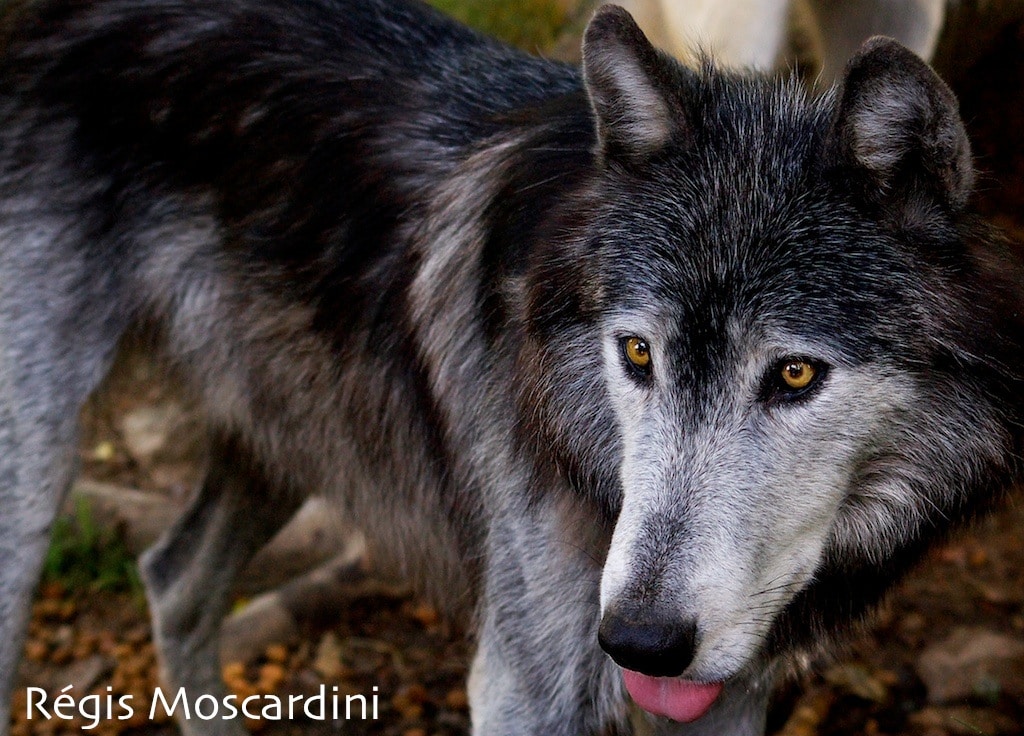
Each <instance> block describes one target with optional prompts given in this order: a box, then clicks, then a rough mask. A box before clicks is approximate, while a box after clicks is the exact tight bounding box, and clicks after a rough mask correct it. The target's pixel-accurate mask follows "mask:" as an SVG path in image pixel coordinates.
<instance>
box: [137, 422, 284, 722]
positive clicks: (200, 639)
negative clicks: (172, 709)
mask: <svg viewBox="0 0 1024 736" xmlns="http://www.w3.org/2000/svg"><path fill="white" fill-rule="evenodd" d="M299 496H300V494H298V493H291V492H288V491H286V490H284V489H279V488H275V487H273V486H272V485H271V484H270V483H269V482H268V481H267V479H266V474H265V473H263V472H262V471H261V470H260V469H259V468H258V466H257V465H256V463H255V462H253V459H252V457H251V456H250V455H249V454H248V453H247V452H246V450H245V449H244V447H243V445H242V443H241V442H239V441H238V440H237V439H234V438H232V439H227V440H224V439H219V438H218V439H215V441H214V446H213V448H212V452H211V458H210V468H209V470H208V471H207V476H206V479H205V481H204V482H203V485H202V488H201V489H200V490H199V494H198V495H197V496H196V498H195V500H194V501H193V502H192V505H191V506H190V507H189V508H188V510H187V511H186V512H185V513H184V514H183V515H182V516H181V518H180V519H179V520H178V521H177V522H176V523H175V525H174V526H173V527H172V528H171V529H170V530H169V531H168V532H167V533H166V534H165V535H164V536H163V538H162V539H161V540H160V541H158V542H157V543H156V545H154V546H153V547H152V548H151V549H150V550H148V551H147V552H146V553H145V555H144V556H143V558H142V562H141V572H142V577H143V580H144V581H145V584H146V593H147V596H148V598H149V604H150V610H151V614H152V617H153V633H154V637H155V639H156V643H157V650H158V652H159V655H160V663H161V674H162V679H163V692H164V694H165V696H166V699H167V702H168V703H172V702H173V700H172V699H173V698H174V697H176V696H177V694H178V691H179V688H184V689H185V692H186V695H187V699H188V701H189V712H190V713H191V714H192V719H191V720H185V719H184V718H183V717H182V716H183V713H182V712H180V711H179V712H177V713H176V716H177V717H178V722H179V724H180V726H181V729H182V731H183V733H185V734H197V733H200V732H201V733H203V734H238V735H240V734H244V733H245V731H244V729H242V727H241V725H240V724H239V723H238V722H236V721H226V720H222V719H221V718H214V719H211V720H205V721H204V720H199V719H196V718H195V707H194V705H195V700H196V698H198V697H200V696H202V695H213V696H214V697H216V698H218V700H219V699H221V698H222V697H223V696H224V695H225V694H226V690H225V687H224V682H223V680H222V678H221V668H220V658H219V650H218V634H219V631H220V623H221V620H222V619H223V617H224V615H225V613H227V609H228V607H229V604H230V593H231V586H232V583H233V581H234V579H235V576H236V575H237V574H238V572H239V571H240V570H241V569H242V567H244V566H245V564H246V562H248V560H249V559H250V558H251V557H252V555H253V554H254V553H255V552H256V551H257V550H259V548H260V547H262V546H263V545H264V544H265V543H266V542H267V541H269V539H270V538H271V537H272V536H273V535H274V534H275V533H276V532H277V531H278V530H279V529H280V528H281V527H282V526H283V525H284V523H285V522H287V521H288V519H290V518H291V517H292V515H293V514H294V513H295V511H296V510H297V508H298V506H299V502H300V500H301V499H300V497H299ZM207 710H208V708H207Z"/></svg>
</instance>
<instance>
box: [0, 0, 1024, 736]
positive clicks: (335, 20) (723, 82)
mask: <svg viewBox="0 0 1024 736" xmlns="http://www.w3.org/2000/svg"><path fill="white" fill-rule="evenodd" d="M2 39H3V40H2V42H0V43H2V47H0V48H2V51H0V54H2V55H0V672H2V673H3V674H2V675H0V682H2V683H3V687H2V688H0V700H2V702H3V703H4V704H5V707H6V703H7V702H8V700H9V698H8V694H9V692H10V688H11V685H12V680H13V677H14V672H15V671H16V663H17V660H18V653H19V651H20V647H21V642H22V640H23V633H24V629H25V622H26V615H27V610H28V602H29V598H30V596H31V592H32V588H33V586H34V584H35V580H36V576H37V574H38V570H39V567H40V560H41V559H42V556H43V552H44V550H45V548H46V545H47V535H48V529H49V527H50V523H51V521H52V519H53V515H54V513H55V510H56V509H57V508H58V506H59V505H60V501H61V498H62V495H63V494H64V491H65V488H66V487H67V485H68V483H69V481H70V480H71V478H72V474H73V471H74V462H73V458H74V456H75V448H76V415H77V412H78V408H79V406H80V405H81V404H82V402H83V401H84V400H85V399H86V397H87V396H88V395H89V394H90V392H91V391H92V390H93V389H94V387H95V386H96V385H97V383H98V382H99V381H100V380H101V378H102V377H103V375H104V373H105V372H106V370H107V369H108V367H109V365H110V363H111V361H112V359H113V357H114V355H115V353H116V351H117V348H118V345H119V343H120V342H121V340H122V338H123V336H125V335H127V334H131V333H134V332H139V331H142V332H145V333H146V334H147V335H150V336H151V337H153V338H154V339H155V340H157V341H158V343H159V344H160V345H161V346H162V355H163V356H164V359H165V360H166V361H167V364H168V365H169V366H170V367H171V368H172V369H174V370H177V371H179V372H181V373H182V374H183V375H184V376H185V377H187V379H188V380H189V382H190V384H191V386H192V387H193V389H194V391H195V393H196V395H197V396H198V397H199V398H200V399H201V401H202V402H203V403H204V405H205V407H206V408H207V410H208V416H209V422H210V426H211V433H210V434H211V436H210V444H211V453H212V460H211V463H210V468H209V472H208V476H207V478H206V481H205V482H204V484H203V486H202V488H201V489H200V490H199V492H198V495H197V496H196V499H195V501H194V503H193V505H192V507H191V508H190V509H189V510H188V511H187V512H186V513H185V515H184V517H183V518H182V519H181V521H180V522H179V523H178V524H177V525H176V526H175V528H174V529H172V530H171V531H170V532H169V533H168V534H167V536H166V537H165V538H164V539H163V540H162V541H161V542H160V543H158V544H157V545H156V547H155V548H154V549H152V550H151V551H150V552H148V553H147V554H146V556H145V557H144V560H143V563H142V567H143V575H144V578H145V581H146V585H147V590H148V595H149V600H150V603H151V606H152V611H153V615H154V630H155V635H156V637H157V640H158V645H159V648H160V652H161V662H162V667H163V672H164V677H165V679H166V683H167V685H168V686H170V687H179V686H184V687H186V688H187V690H188V692H189V693H190V694H191V695H192V696H193V697H198V695H200V694H216V693H219V692H223V685H222V684H221V682H220V679H219V668H218V666H217V662H216V652H217V646H216V632H217V627H218V624H219V621H220V619H221V617H222V614H223V613H224V611H225V607H226V601H227V596H228V591H229V590H230V587H231V581H232V578H233V576H234V574H235V572H236V571H237V570H238V569H239V568H240V567H241V566H242V565H243V564H244V563H245V562H246V560H247V559H248V558H249V557H250V556H251V554H252V553H253V552H254V550H256V549H257V548H258V547H259V546H260V545H261V544H262V543H264V542H265V541H266V540H267V539H268V538H269V537H270V536H271V535H272V534H273V533H274V532H275V530H277V529H278V528H279V527H280V526H281V525H282V524H283V523H284V522H285V521H286V520H287V519H288V518H289V516H290V515H291V514H292V513H293V511H294V510H295V509H296V507H297V506H298V504H299V503H300V502H301V501H302V499H303V498H304V497H306V496H307V495H308V494H310V493H323V494H327V495H329V496H331V497H333V498H334V499H336V501H337V503H338V504H340V505H341V506H342V507H343V508H344V509H345V510H346V511H347V512H349V513H350V515H351V516H352V518H353V519H354V520H356V521H358V523H360V524H362V525H364V526H365V527H366V529H367V531H368V532H369V534H370V535H371V537H372V538H374V539H376V540H377V544H378V548H377V554H378V557H381V556H384V557H390V558H391V559H393V560H394V561H396V562H397V563H399V564H401V565H404V567H405V569H407V571H408V572H409V573H410V574H411V575H413V576H414V577H417V578H419V579H421V580H424V581H426V579H427V578H430V579H431V580H432V581H433V583H434V588H433V589H434V590H435V591H436V592H438V593H439V594H443V596H444V598H445V600H447V601H448V604H449V606H450V608H451V610H453V611H456V612H462V613H465V614H468V616H467V617H468V618H470V619H471V620H473V621H475V622H476V637H477V650H476V655H475V659H474V661H473V667H472V673H471V677H470V688H469V689H470V699H471V705H472V718H473V729H474V732H475V733H477V734H493V735H495V736H512V735H514V734H535V735H544V736H551V735H552V734H565V735H567V736H568V735H570V734H572V735H576V734H598V733H621V732H626V731H627V730H628V729H629V727H630V723H631V720H630V719H631V716H630V705H629V704H630V702H631V700H632V701H635V702H636V703H637V704H639V706H640V707H641V708H642V709H643V710H644V711H648V712H649V713H652V714H654V715H649V714H646V713H641V714H639V715H635V714H634V715H635V718H634V721H633V722H636V721H637V720H648V721H649V723H648V726H647V727H648V728H649V729H653V730H656V731H658V732H662V733H670V732H671V733H686V734H717V735H721V734H756V733H759V732H761V731H762V730H763V728H764V713H765V707H766V702H767V699H768V697H769V693H770V686H771V683H772V680H773V678H774V677H775V676H776V675H777V673H779V672H780V671H781V670H783V669H784V668H785V667H786V666H787V664H788V663H791V662H793V661H794V660H796V659H798V658H800V657H801V655H802V654H803V653H805V652H808V651H810V650H813V649H815V648H817V647H818V646H820V642H821V641H822V638H823V637H828V636H831V635H833V634H834V633H836V632H839V631H841V630H842V629H843V628H844V627H846V626H847V625H848V624H849V623H850V622H852V621H855V620H857V619H858V618H860V617H861V616H862V614H863V613H864V612H865V610H866V609H867V608H868V607H869V606H870V605H871V604H872V603H873V602H874V601H876V600H877V599H878V598H879V596H880V595H881V594H882V593H883V592H884V590H885V589H886V588H887V587H888V586H890V584H891V583H892V582H893V581H894V580H895V579H897V578H898V577H899V575H900V574H901V573H902V572H903V571H904V570H905V569H906V568H907V567H908V566H909V565H910V564H911V563H912V562H913V561H914V560H915V559H916V558H917V557H919V555H920V554H921V552H922V551H923V550H924V548H925V547H926V546H927V545H928V543H929V542H930V541H931V540H933V539H935V538H938V537H941V536H942V535H943V534H944V532H945V531H946V530H947V529H948V528H950V527H951V526H954V525H955V524H956V523H957V522H959V521H961V520H963V519H965V518H967V517H968V516H969V515H970V513H971V512H972V511H973V510H975V509H978V508H982V507H984V506H986V505H987V504H989V503H990V502H991V501H992V500H993V499H994V498H996V497H998V496H999V495H1000V494H1001V492H1002V491H1003V490H1004V489H1005V488H1006V487H1007V486H1008V485H1009V484H1010V483H1012V482H1013V481H1014V480H1015V479H1016V478H1017V477H1019V475H1020V470H1021V468H1020V462H1019V457H1020V438H1021V432H1020V426H1021V424H1020V422H1021V419H1022V414H1024V407H1022V397H1024V391H1022V388H1024V386H1022V385H1021V380H1020V377H1019V375H1018V372H1017V366H1019V365H1020V359H1021V355H1022V351H1024V332H1022V325H1021V319H1020V315H1021V299H1020V296H1021V295H1020V293H1019V291H1018V287H1019V285H1020V284H1021V283H1022V280H1021V278H1020V276H1019V270H1018V269H1017V267H1016V265H1015V264H1014V263H1013V262H1012V261H1010V260H1008V259H1007V258H1006V257H1005V256H1004V255H1003V254H1002V253H1001V251H1000V249H999V248H998V247H996V246H995V245H992V243H991V241H990V240H989V239H986V238H985V237H984V236H983V234H982V231H981V229H980V228H979V227H978V225H977V224H976V222H975V220H974V219H973V218H972V217H971V215H970V209H969V201H970V197H971V189H972V180H973V174H972V164H971V158H970V152H969V145H968V142H967V138H966V136H965V134H964V128H963V125H962V124H961V121H960V119H959V116H958V113H957V106H956V102H955V100H954V98H953V96H952V95H951V93H950V92H949V90H948V89H947V87H946V86H945V85H944V84H943V83H942V82H941V81H940V80H939V79H938V78H937V77H936V76H935V75H934V74H933V73H932V71H931V70H930V69H929V68H928V67H927V66H926V65H925V64H924V63H923V62H921V61H920V60H919V59H918V58H916V57H915V56H913V55H912V54H910V53H909V52H908V51H906V50H905V49H903V48H902V47H900V46H899V45H897V44H896V43H895V42H892V41H888V40H885V39H875V40H872V41H870V42H868V43H867V44H866V45H865V46H864V47H863V49H862V50H861V51H860V52H859V54H858V55H857V56H856V57H855V58H854V59H853V60H852V61H851V62H850V65H849V67H848V68H847V70H846V73H845V75H844V77H843V80H842V82H841V85H840V86H839V87H838V88H837V89H835V90H832V91H828V92H826V93H824V94H822V95H819V96H810V95H808V94H805V93H804V92H803V91H802V90H801V88H800V87H799V86H797V85H796V83H794V82H789V81H780V80H775V79H768V78H762V77H757V76H751V75H745V74H736V73H729V72H725V71H721V70H718V69H716V68H714V66H713V65H711V64H710V63H709V64H705V65H704V66H703V67H702V68H700V69H690V68H685V67H683V66H681V65H680V64H678V63H677V62H675V61H673V60H672V59H670V58H668V57H667V56H665V55H663V54H662V53H660V52H658V51H656V50H655V49H654V48H652V47H651V46H650V45H649V44H648V42H647V41H646V39H645V38H644V37H643V35H642V34H641V32H640V31H639V30H638V28H637V27H636V25H635V24H634V23H633V22H632V20H631V19H630V17H629V16H628V15H627V14H626V13H625V12H623V11H621V10H619V9H616V8H604V9H602V10H601V11H600V12H599V13H598V14H597V15H596V16H595V18H594V19H593V21H592V22H591V24H590V25H589V27H588V29H587V31H586V37H585V41H584V63H583V68H582V71H579V70H576V69H573V68H570V67H567V66H562V65H559V64H556V63H552V62H549V61H544V60H540V59H536V58H532V57H529V56H526V55H523V54H520V53H518V52H515V51H512V50H510V49H508V48H506V47H503V46H501V45H500V44H498V43H496V42H494V41H492V40H489V39H486V38H482V37H480V36H478V35H476V34H474V33H472V32H470V31H468V30H466V29H464V28H461V27H459V26H458V25H456V24H454V23H452V22H451V21H449V20H446V19H445V18H444V17H443V16H441V15H439V14H437V13H435V12H434V11H432V10H430V9H428V8H427V7H425V6H422V5H419V4H414V3H411V2H404V1H400V0H393V1H385V0H358V1H357V0H303V1H297V0H204V1H203V2H197V1H193V0H78V1H72V0H65V1H63V2H56V1H50V0H29V1H27V2H16V3H14V4H13V5H12V6H10V7H8V9H7V11H5V15H4V20H3V25H2ZM609 655H610V656H609ZM628 695H631V696H632V699H630V698H629V697H628ZM666 716H667V718H666ZM0 718H2V722H6V711H3V712H2V713H0ZM670 719H671V720H670ZM677 721H689V722H690V723H688V724H685V725H684V724H682V723H678V722H677ZM182 726H183V728H184V730H185V731H186V732H189V733H192V732H197V731H211V732H219V733H232V734H233V733H237V732H239V731H240V726H238V725H237V724H235V723H233V722H212V721H209V722H200V721H196V720H193V721H190V722H188V723H183V724H182Z"/></svg>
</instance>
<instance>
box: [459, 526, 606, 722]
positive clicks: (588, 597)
mask: <svg viewBox="0 0 1024 736" xmlns="http://www.w3.org/2000/svg"><path fill="white" fill-rule="evenodd" d="M535 511H536V513H537V515H538V516H535V517H533V518H532V519H530V520H525V521H514V522H511V523H509V524H505V525H502V524H496V525H495V526H494V527H493V528H492V530H491V535H490V537H489V540H488V545H489V548H490V554H489V560H488V570H487V578H486V580H487V582H486V589H485V591H484V600H483V604H482V605H483V611H482V613H483V617H482V629H481V632H480V638H479V644H478V648H477V653H476V656H475V658H474V660H473V666H472V671H471V673H470V679H469V695H470V706H471V714H472V721H473V733H474V734H475V735H476V736H533V735H535V734H545V736H585V735H587V734H611V733H620V732H622V731H621V729H622V728H624V725H625V715H626V708H625V699H624V694H623V691H622V686H621V679H620V678H619V677H618V673H617V672H616V671H615V668H614V667H613V666H612V664H611V660H610V659H608V657H607V656H606V655H605V654H604V652H602V651H601V649H600V647H599V646H598V643H597V625H598V617H599V601H598V584H599V579H600V560H599V559H598V558H599V557H600V553H597V554H594V553H593V552H591V551H588V546H589V545H587V544H586V543H581V540H580V539H579V537H578V536H577V537H576V538H570V536H569V535H567V533H566V531H565V529H558V528H557V523H555V524H549V523H547V522H546V521H538V518H539V519H544V517H545V516H546V517H548V518H551V517H552V516H553V514H550V513H548V512H546V511H545V510H543V509H536V510H535Z"/></svg>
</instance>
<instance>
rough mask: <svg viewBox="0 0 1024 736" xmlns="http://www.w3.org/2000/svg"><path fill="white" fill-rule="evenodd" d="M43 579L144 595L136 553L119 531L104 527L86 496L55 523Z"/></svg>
mask: <svg viewBox="0 0 1024 736" xmlns="http://www.w3.org/2000/svg"><path fill="white" fill-rule="evenodd" d="M43 580H44V581H45V582H51V581H52V582H59V583H60V584H61V585H63V586H64V587H65V588H67V589H68V590H82V589H89V590H106V591H116V592H131V593H136V594H138V595H139V596H140V597H141V595H142V581H141V580H140V578H139V572H138V568H137V567H136V566H135V560H134V558H133V556H132V554H131V553H130V552H129V551H128V549H127V547H125V544H124V540H123V539H122V538H121V536H120V535H119V534H116V533H114V532H111V531H108V530H104V529H101V528H100V527H99V526H98V525H97V524H96V521H95V519H93V516H92V512H91V511H90V510H89V505H88V503H86V501H85V499H79V501H78V504H77V506H76V507H75V514H74V516H61V517H59V518H58V519H57V521H56V522H54V525H53V534H52V536H51V538H50V548H49V550H48V551H47V553H46V560H45V562H44V564H43Z"/></svg>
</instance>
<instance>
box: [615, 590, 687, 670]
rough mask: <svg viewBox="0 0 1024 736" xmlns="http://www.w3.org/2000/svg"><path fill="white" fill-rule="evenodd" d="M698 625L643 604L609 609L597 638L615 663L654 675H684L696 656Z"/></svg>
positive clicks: (624, 667)
mask: <svg viewBox="0 0 1024 736" xmlns="http://www.w3.org/2000/svg"><path fill="white" fill-rule="evenodd" d="M696 639H697V625H696V624H695V623H692V622H683V621H679V620H676V619H675V618H674V617H672V616H670V615H666V616H659V615H657V613H656V612H655V611H652V610H643V609H641V607H640V606H622V607H617V608H613V609H610V610H608V611H607V612H606V613H605V614H604V617H603V618H602V619H601V626H600V627H599V628H598V631H597V640H598V642H599V643H600V644H601V648H602V649H604V650H605V652H607V653H608V654H609V655H610V656H611V658H612V659H613V660H615V663H616V664H618V665H619V666H620V667H622V668H623V669H626V670H632V671H634V672H641V673H643V674H645V675H651V676H652V677H675V676H677V675H681V674H682V673H683V671H684V670H685V669H686V668H687V667H688V666H689V664H690V662H691V661H692V660H693V655H694V650H695V649H696Z"/></svg>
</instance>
